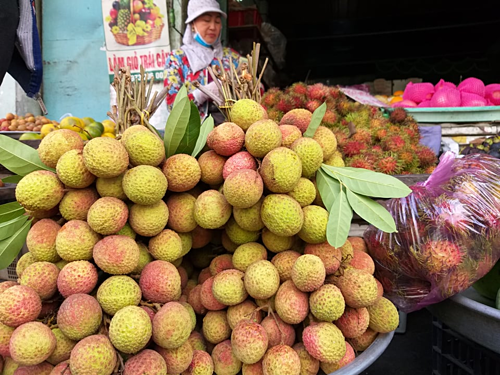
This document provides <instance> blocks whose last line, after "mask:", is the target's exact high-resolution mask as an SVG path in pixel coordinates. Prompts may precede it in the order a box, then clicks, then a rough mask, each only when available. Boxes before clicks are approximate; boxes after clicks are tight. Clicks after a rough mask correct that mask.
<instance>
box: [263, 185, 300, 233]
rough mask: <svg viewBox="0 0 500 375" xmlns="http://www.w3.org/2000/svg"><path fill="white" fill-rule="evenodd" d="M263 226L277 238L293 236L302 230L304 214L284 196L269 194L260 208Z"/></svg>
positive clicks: (297, 204)
mask: <svg viewBox="0 0 500 375" xmlns="http://www.w3.org/2000/svg"><path fill="white" fill-rule="evenodd" d="M261 218H262V221H263V223H264V225H265V226H266V227H267V228H268V229H269V230H270V231H271V232H273V233H274V234H277V235H278V236H293V235H295V234H297V233H298V232H299V231H300V229H302V224H303V223H304V212H303V211H302V207H300V204H299V203H298V202H297V201H296V200H295V199H293V198H292V197H290V196H288V195H286V194H269V195H268V196H266V197H265V198H264V201H263V202H262V207H261Z"/></svg>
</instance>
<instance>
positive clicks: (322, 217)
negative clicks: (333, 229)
mask: <svg viewBox="0 0 500 375" xmlns="http://www.w3.org/2000/svg"><path fill="white" fill-rule="evenodd" d="M303 212H304V224H303V225H302V228H301V229H300V232H299V233H298V235H299V237H300V238H301V239H302V240H303V241H305V242H307V243H322V242H325V241H326V226H327V224H328V217H329V215H328V211H327V210H325V209H324V208H323V207H320V206H315V205H310V206H307V207H304V208H303Z"/></svg>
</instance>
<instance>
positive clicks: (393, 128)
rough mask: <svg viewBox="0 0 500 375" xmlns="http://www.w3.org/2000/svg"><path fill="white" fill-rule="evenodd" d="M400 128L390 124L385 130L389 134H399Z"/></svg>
mask: <svg viewBox="0 0 500 375" xmlns="http://www.w3.org/2000/svg"><path fill="white" fill-rule="evenodd" d="M400 129H401V128H400V127H399V126H397V125H394V124H390V125H389V127H388V128H387V130H388V131H389V133H396V134H397V133H399V132H400Z"/></svg>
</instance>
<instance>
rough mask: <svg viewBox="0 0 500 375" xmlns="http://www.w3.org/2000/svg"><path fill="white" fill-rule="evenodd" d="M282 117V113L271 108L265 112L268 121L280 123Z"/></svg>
mask: <svg viewBox="0 0 500 375" xmlns="http://www.w3.org/2000/svg"><path fill="white" fill-rule="evenodd" d="M283 116H284V113H283V112H281V111H280V110H278V109H276V108H271V109H269V110H268V111H267V117H269V119H270V120H274V121H276V122H280V121H281V119H282V118H283Z"/></svg>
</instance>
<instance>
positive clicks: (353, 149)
mask: <svg viewBox="0 0 500 375" xmlns="http://www.w3.org/2000/svg"><path fill="white" fill-rule="evenodd" d="M337 142H338V138H337ZM367 148H368V146H367V145H366V144H364V143H362V142H358V141H351V140H349V141H348V142H346V144H345V145H344V147H343V148H342V152H343V153H344V155H345V156H347V157H352V156H355V155H359V154H360V153H361V152H362V151H364V150H366V149H367Z"/></svg>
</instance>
